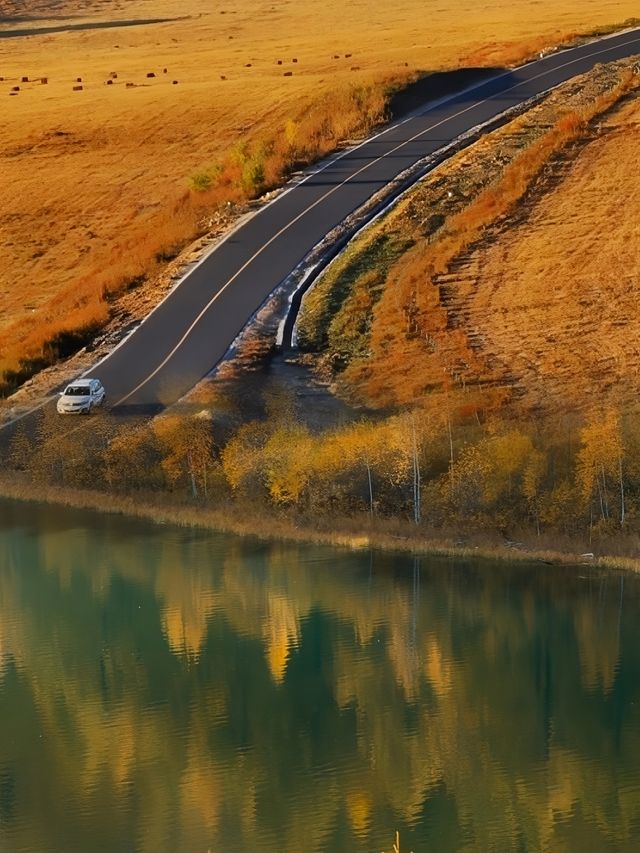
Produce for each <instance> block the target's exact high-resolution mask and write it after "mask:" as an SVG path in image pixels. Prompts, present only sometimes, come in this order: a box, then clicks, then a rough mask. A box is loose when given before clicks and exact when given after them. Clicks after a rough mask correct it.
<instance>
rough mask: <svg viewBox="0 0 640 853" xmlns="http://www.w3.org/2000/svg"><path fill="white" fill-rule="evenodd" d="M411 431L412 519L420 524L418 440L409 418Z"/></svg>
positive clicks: (414, 427) (412, 422)
mask: <svg viewBox="0 0 640 853" xmlns="http://www.w3.org/2000/svg"><path fill="white" fill-rule="evenodd" d="M411 429H412V433H413V520H414V521H415V523H416V524H420V460H419V459H418V442H417V439H416V425H415V422H414V420H413V419H412V420H411Z"/></svg>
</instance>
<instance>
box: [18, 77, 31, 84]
mask: <svg viewBox="0 0 640 853" xmlns="http://www.w3.org/2000/svg"><path fill="white" fill-rule="evenodd" d="M20 82H21V83H28V82H29V78H28V77H21V78H20Z"/></svg>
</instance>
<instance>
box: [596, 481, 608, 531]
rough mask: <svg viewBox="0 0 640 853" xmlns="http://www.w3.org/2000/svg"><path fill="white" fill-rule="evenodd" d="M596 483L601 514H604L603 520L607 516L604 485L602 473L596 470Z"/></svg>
mask: <svg viewBox="0 0 640 853" xmlns="http://www.w3.org/2000/svg"><path fill="white" fill-rule="evenodd" d="M596 483H597V484H598V500H599V501H600V515H601V516H602V520H603V521H604V519H605V518H606V516H605V514H604V503H603V500H602V485H601V483H600V474H598V473H597V472H596Z"/></svg>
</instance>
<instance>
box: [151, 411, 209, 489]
mask: <svg viewBox="0 0 640 853" xmlns="http://www.w3.org/2000/svg"><path fill="white" fill-rule="evenodd" d="M153 432H154V435H155V438H156V441H157V443H158V448H159V451H160V454H161V459H160V467H161V468H162V471H163V473H164V475H165V478H166V480H167V482H168V483H169V484H170V485H171V486H175V485H177V484H179V483H181V482H182V483H185V484H186V483H187V482H188V485H189V488H190V491H191V496H192V497H193V498H194V499H195V498H197V497H198V496H199V494H200V493H202V495H203V496H204V497H205V498H207V497H208V491H209V486H208V481H209V472H210V470H211V467H212V464H213V460H214V457H213V450H214V447H213V432H212V425H211V416H210V414H209V413H208V412H207V411H206V410H204V411H203V412H202V413H200V414H198V415H192V416H188V417H184V416H181V415H163V416H162V417H159V418H156V419H155V421H154V423H153Z"/></svg>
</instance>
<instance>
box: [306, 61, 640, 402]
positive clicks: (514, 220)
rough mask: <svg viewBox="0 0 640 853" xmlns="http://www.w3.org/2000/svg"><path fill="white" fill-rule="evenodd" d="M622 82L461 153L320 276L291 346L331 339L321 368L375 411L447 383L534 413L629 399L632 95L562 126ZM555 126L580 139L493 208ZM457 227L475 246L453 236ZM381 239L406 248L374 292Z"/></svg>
mask: <svg viewBox="0 0 640 853" xmlns="http://www.w3.org/2000/svg"><path fill="white" fill-rule="evenodd" d="M624 73H625V72H619V73H614V72H612V71H609V70H607V69H602V70H600V71H599V72H598V73H597V74H596V75H595V76H593V77H592V78H591V79H590V80H589V81H586V82H584V81H583V82H582V83H579V84H575V83H571V84H569V85H568V86H565V87H563V89H562V91H560V92H558V93H557V94H556V95H554V96H552V97H551V98H550V99H548V101H547V102H546V103H544V104H542V105H541V106H540V107H538V108H536V109H535V110H533V111H532V112H531V113H529V114H527V115H525V116H523V117H521V118H519V119H517V120H516V121H514V122H513V123H512V124H511V125H509V126H508V127H506V128H504V129H502V130H500V131H498V132H496V133H495V134H493V135H492V138H488V139H485V140H484V141H483V142H481V143H480V144H479V145H478V146H475V147H474V148H473V149H472V150H470V151H468V152H463V153H462V154H460V155H458V156H457V157H456V158H454V160H453V161H452V162H451V163H450V164H447V165H446V166H445V167H443V168H441V169H440V170H438V171H437V172H436V173H435V174H433V175H432V176H430V177H429V178H428V179H427V180H425V181H424V182H423V183H422V184H421V185H420V186H418V187H417V188H416V189H415V190H414V191H412V192H411V193H410V194H409V195H408V196H407V197H405V199H404V200H403V202H402V203H400V204H399V205H398V206H397V207H396V209H395V210H393V211H392V212H391V214H390V215H388V216H387V217H386V218H385V219H384V220H382V221H380V222H379V223H377V224H376V225H375V226H374V227H373V228H372V229H369V230H368V231H367V232H365V234H363V236H362V237H361V238H360V239H359V240H358V241H355V242H354V244H353V245H352V246H351V247H350V248H349V251H348V253H347V254H346V255H345V256H344V257H343V258H342V259H341V260H340V261H339V262H338V263H336V264H335V265H334V266H333V267H332V268H331V269H330V270H329V272H328V274H327V275H325V277H324V279H323V280H321V281H320V283H319V284H318V285H317V286H316V288H315V289H314V291H312V292H311V293H310V294H309V295H308V298H307V300H306V305H305V307H304V312H303V318H302V321H301V330H300V332H301V334H300V337H301V340H302V342H303V344H306V345H307V346H308V347H310V348H315V347H317V346H318V345H319V343H320V342H321V341H320V339H319V336H318V332H317V329H318V328H322V329H323V330H327V332H326V336H325V340H324V341H322V343H323V344H325V343H326V345H327V354H326V356H325V357H326V360H327V361H328V363H329V364H330V365H331V366H333V367H334V368H335V367H336V366H338V367H342V368H344V367H345V365H348V367H347V370H346V371H345V372H344V374H342V387H343V389H344V390H345V391H347V392H348V393H350V394H351V395H355V396H356V397H359V398H361V399H364V400H366V401H367V402H369V403H370V404H373V405H389V404H398V403H408V402H411V401H412V400H414V399H415V398H416V397H419V396H421V395H422V394H424V393H428V392H429V390H430V389H433V388H434V387H438V386H440V385H442V384H443V377H445V376H449V377H450V378H452V379H453V382H454V383H455V384H461V385H466V386H471V387H473V386H477V385H480V386H485V387H490V388H492V389H493V393H494V394H496V393H497V399H505V398H509V397H511V398H514V397H515V398H517V399H518V400H519V401H524V404H525V405H526V406H527V407H529V408H539V407H547V408H556V409H560V410H562V409H563V408H565V409H566V408H567V407H569V408H574V409H577V408H584V407H585V406H586V405H589V403H590V401H592V400H593V399H594V398H597V399H598V400H599V402H600V403H604V402H609V403H613V404H618V403H620V402H621V401H623V400H627V401H628V400H631V399H633V397H634V395H635V375H636V373H637V363H638V352H637V347H636V345H635V343H634V341H635V339H636V338H637V331H636V325H637V314H638V312H637V310H636V302H637V299H636V295H635V289H634V287H633V282H634V281H635V280H636V279H637V274H638V257H637V251H636V245H637V217H638V201H637V200H638V198H639V197H640V196H639V195H638V175H637V170H636V169H635V168H634V166H633V164H634V162H635V156H636V154H635V152H636V150H637V142H638V132H637V128H638V116H639V115H640V105H639V102H638V97H637V90H635V91H632V92H631V93H630V94H629V95H627V97H626V98H623V101H622V105H621V106H620V108H619V109H615V110H614V111H613V112H612V113H611V114H609V115H608V116H607V117H605V118H604V119H603V120H597V121H596V122H595V123H594V122H592V123H591V125H590V126H588V127H587V129H584V130H583V129H581V128H580V127H579V126H578V127H577V128H576V129H575V130H574V128H573V127H572V122H573V121H577V117H578V116H580V115H585V112H584V111H585V110H589V109H593V108H594V106H597V105H598V104H599V103H600V105H602V101H598V99H601V98H602V97H603V94H604V93H606V92H607V90H608V89H609V88H610V87H611V86H612V85H614V83H615V81H616V80H619V79H621V77H620V74H624ZM636 78H637V75H636ZM636 78H632V80H631V85H632V86H635V85H636V84H637V79H636ZM605 103H606V102H605ZM563 116H564V118H563ZM563 123H564V125H566V129H567V131H568V132H569V140H574V135H575V133H577V134H578V141H573V142H572V143H571V145H570V147H569V148H568V149H564V150H562V151H561V152H560V153H559V154H556V155H553V156H552V157H551V158H550V159H549V160H548V161H546V165H545V166H544V168H543V171H542V174H541V175H539V176H538V179H537V181H536V182H535V183H534V189H533V191H530V192H528V193H525V196H524V202H523V203H522V202H520V203H517V204H516V205H515V206H512V207H511V209H508V210H506V211H505V210H503V209H502V208H501V203H502V202H503V201H504V200H505V199H506V198H508V194H509V193H510V192H512V191H513V190H514V188H515V191H516V193H520V192H521V190H520V189H519V187H518V186H517V180H519V178H518V176H517V175H516V176H515V177H514V176H513V175H511V174H510V170H511V172H513V170H514V165H513V164H514V163H515V162H516V160H517V158H518V157H522V156H524V157H525V158H527V157H530V154H531V152H534V151H535V148H536V145H540V144H541V140H543V137H544V135H545V134H548V133H549V128H550V127H552V126H554V125H556V124H558V125H559V126H560V127H562V126H563ZM543 162H544V161H543ZM524 186H526V182H525V184H524ZM483 193H484V195H483ZM474 205H475V207H474ZM476 209H477V212H475V213H474V212H473V211H474V210H476ZM496 216H497V220H496V221H495V222H494V220H495V219H496ZM456 217H457V219H456ZM465 217H466V219H467V220H469V221H470V224H471V229H470V234H471V237H470V238H466V237H465V238H458V237H455V236H454V235H455V234H456V232H458V233H463V232H464V229H465V228H466V227H467V225H468V223H467V222H465ZM474 217H475V222H474ZM492 223H493V224H492ZM474 229H478V230H474ZM383 236H385V238H386V239H387V240H388V241H392V242H393V241H395V243H399V242H400V240H401V239H403V238H404V239H405V240H408V239H409V238H410V239H411V240H412V241H414V242H415V244H416V245H415V246H414V247H413V248H412V249H411V250H410V251H408V252H406V253H404V254H402V255H401V256H400V257H399V258H398V259H397V260H396V261H395V263H393V264H392V265H391V266H390V268H389V269H388V271H385V276H386V278H385V277H384V276H383V282H382V283H381V282H379V281H377V280H376V283H375V288H372V287H371V278H370V277H371V275H372V274H373V269H374V267H375V269H376V270H378V269H379V266H378V265H374V266H371V265H368V264H367V258H368V257H369V256H370V254H371V246H372V245H375V244H376V242H377V241H380V240H381V239H382V237H383ZM457 240H458V241H459V242H460V245H461V249H462V251H456V245H457V242H456V241H457ZM469 240H470V246H468V247H467V246H466V242H469ZM452 246H453V248H452ZM350 269H358V270H359V271H360V277H359V278H358V277H355V278H354V277H353V276H351V277H350V275H349V270H350ZM336 294H341V295H342V298H341V299H336ZM363 294H367V298H365V296H364V295H363ZM356 328H360V329H366V330H367V337H366V341H364V342H363V341H362V340H361V339H358V340H357V342H356V343H357V347H356V343H354V344H353V345H352V342H351V340H350V337H349V335H348V334H347V330H349V329H351V330H354V329H356ZM334 330H336V331H339V334H334ZM352 337H353V335H352ZM320 338H321V336H320Z"/></svg>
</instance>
